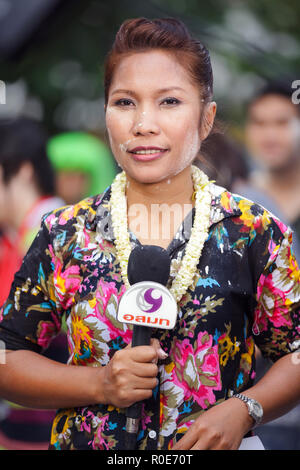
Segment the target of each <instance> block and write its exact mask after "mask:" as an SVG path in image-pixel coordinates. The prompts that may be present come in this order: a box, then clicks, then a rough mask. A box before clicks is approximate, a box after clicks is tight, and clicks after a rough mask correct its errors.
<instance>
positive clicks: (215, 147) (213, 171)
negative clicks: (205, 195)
mask: <svg viewBox="0 0 300 470" xmlns="http://www.w3.org/2000/svg"><path fill="white" fill-rule="evenodd" d="M195 165H197V166H198V168H200V169H201V170H203V171H204V172H205V173H206V174H207V175H208V177H209V178H210V179H212V180H214V181H215V182H216V184H218V185H219V186H222V187H224V188H226V189H227V190H228V191H232V189H233V187H234V186H235V184H236V182H237V181H245V180H246V179H247V178H248V175H249V168H248V164H247V161H246V159H245V152H244V149H243V148H242V147H241V146H240V145H238V144H237V142H235V141H234V140H233V139H232V138H231V137H230V136H228V135H227V134H226V133H224V132H223V131H221V132H219V131H216V132H213V133H212V134H211V135H209V136H208V137H207V139H206V140H205V141H204V142H203V144H202V147H201V153H200V154H199V156H198V158H197V160H196V161H195Z"/></svg>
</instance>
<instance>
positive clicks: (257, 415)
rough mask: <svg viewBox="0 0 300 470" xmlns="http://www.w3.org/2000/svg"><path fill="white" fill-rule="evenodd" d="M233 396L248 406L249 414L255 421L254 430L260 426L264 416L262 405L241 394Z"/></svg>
mask: <svg viewBox="0 0 300 470" xmlns="http://www.w3.org/2000/svg"><path fill="white" fill-rule="evenodd" d="M232 396H233V397H235V398H239V399H240V400H242V401H243V402H244V403H245V404H246V405H247V408H248V413H249V415H250V416H251V417H252V418H253V419H254V421H255V424H254V426H253V428H255V427H256V426H258V425H259V424H260V423H261V420H262V418H263V415H264V411H263V407H262V406H261V404H260V403H258V401H256V400H254V399H253V398H249V397H246V396H245V395H242V394H241V393H236V394H235V395H232ZM253 428H252V429H253Z"/></svg>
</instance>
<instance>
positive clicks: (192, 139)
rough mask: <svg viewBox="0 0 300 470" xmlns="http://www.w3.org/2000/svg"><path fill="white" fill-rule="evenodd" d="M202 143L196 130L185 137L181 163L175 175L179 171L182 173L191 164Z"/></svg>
mask: <svg viewBox="0 0 300 470" xmlns="http://www.w3.org/2000/svg"><path fill="white" fill-rule="evenodd" d="M200 145H201V142H200V140H199V135H198V133H197V132H195V131H190V132H189V135H187V137H186V139H185V144H184V146H183V149H182V154H181V161H180V165H179V167H178V169H177V170H176V172H175V173H174V176H175V175H178V173H181V172H182V171H183V170H184V169H185V168H187V167H188V166H189V165H191V163H192V161H193V160H194V158H195V157H196V155H197V153H198V151H199V149H200Z"/></svg>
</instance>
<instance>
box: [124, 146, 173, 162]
mask: <svg viewBox="0 0 300 470" xmlns="http://www.w3.org/2000/svg"><path fill="white" fill-rule="evenodd" d="M167 151H168V149H164V148H160V147H141V146H140V147H135V148H133V149H131V150H128V152H129V153H130V154H131V155H132V157H133V159H134V160H136V161H142V162H149V161H152V160H156V159H157V158H160V157H161V156H162V155H163V154H165V153H166V152H167Z"/></svg>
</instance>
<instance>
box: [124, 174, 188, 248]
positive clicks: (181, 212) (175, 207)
mask: <svg viewBox="0 0 300 470" xmlns="http://www.w3.org/2000/svg"><path fill="white" fill-rule="evenodd" d="M193 191H194V187H193V180H192V176H191V168H190V167H188V168H186V169H185V170H184V171H182V172H181V173H179V174H177V175H176V176H174V177H172V178H170V179H166V180H164V181H161V182H159V183H153V184H140V183H138V182H136V181H134V180H131V179H130V178H128V184H127V189H126V196H127V211H128V226H129V228H130V229H131V230H132V232H133V233H134V234H135V235H136V237H137V238H138V239H139V240H140V242H141V243H143V244H150V245H159V246H162V247H163V248H166V247H167V246H168V245H169V243H170V241H171V240H172V239H173V237H174V235H175V233H176V231H177V230H178V227H179V226H180V224H181V223H182V221H183V220H184V218H185V216H186V215H187V213H188V212H190V210H191V209H192V207H193V205H194V203H193V199H192V195H193Z"/></svg>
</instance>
